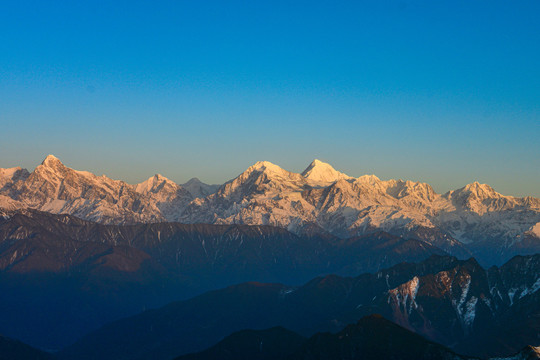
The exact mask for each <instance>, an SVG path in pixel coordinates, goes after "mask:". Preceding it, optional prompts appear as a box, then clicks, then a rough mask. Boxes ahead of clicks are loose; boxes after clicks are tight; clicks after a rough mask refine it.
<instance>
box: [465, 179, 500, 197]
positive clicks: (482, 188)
mask: <svg viewBox="0 0 540 360" xmlns="http://www.w3.org/2000/svg"><path fill="white" fill-rule="evenodd" d="M461 190H463V191H469V192H471V193H473V194H477V195H479V194H485V195H494V194H495V193H496V192H495V190H494V189H493V188H492V187H491V186H489V185H488V184H480V183H479V182H478V181H474V182H472V183H470V184H467V185H465V186H464V187H463V188H462V189H461Z"/></svg>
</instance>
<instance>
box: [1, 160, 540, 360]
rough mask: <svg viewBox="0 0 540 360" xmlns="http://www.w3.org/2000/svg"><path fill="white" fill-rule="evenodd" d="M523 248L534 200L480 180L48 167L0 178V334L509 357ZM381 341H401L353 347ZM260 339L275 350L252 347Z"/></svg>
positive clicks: (535, 230)
mask: <svg viewBox="0 0 540 360" xmlns="http://www.w3.org/2000/svg"><path fill="white" fill-rule="evenodd" d="M539 253H540V199H536V198H532V197H525V198H516V197H512V196H504V195H501V194H499V193H497V192H495V190H493V189H492V188H491V187H489V186H488V185H485V184H479V183H472V184H469V185H466V186H465V187H463V188H461V189H457V190H455V191H449V192H448V193H446V194H437V193H435V192H434V191H433V189H432V188H431V186H429V185H428V184H425V183H419V182H412V181H402V180H388V181H383V180H380V179H378V178H377V177H376V176H374V175H365V176H361V177H359V178H354V177H350V176H348V175H346V174H343V173H341V172H339V171H337V170H335V169H334V168H332V166H330V165H329V164H326V163H323V162H321V161H318V160H315V161H313V162H312V163H311V164H310V165H309V166H308V167H307V168H306V170H305V171H303V172H302V173H293V172H289V171H286V170H284V169H281V168H280V167H279V166H277V165H274V164H272V163H270V162H265V161H262V162H258V163H256V164H254V165H253V166H251V167H249V168H248V169H247V170H246V171H244V172H243V173H241V174H240V175H239V176H237V177H236V178H234V179H232V180H230V181H228V182H226V183H225V184H223V185H219V186H218V185H207V184H204V183H202V182H201V181H199V180H198V179H196V178H194V179H192V180H190V181H188V182H187V183H185V184H182V185H179V184H176V183H174V182H173V181H171V180H169V179H167V178H166V177H164V176H162V175H155V176H153V177H150V178H149V179H148V180H146V181H144V182H142V183H140V184H128V183H126V182H123V181H120V180H113V179H110V178H108V177H106V176H104V175H103V176H96V175H94V174H92V173H89V172H86V171H78V170H73V169H71V168H69V167H66V166H65V165H64V164H63V163H62V162H61V161H60V160H59V159H57V158H56V157H54V156H52V155H49V156H48V157H47V158H46V159H45V160H44V161H43V162H42V163H41V165H39V166H37V167H36V168H35V169H34V170H33V171H32V172H29V171H27V170H25V169H22V168H10V169H0V292H1V293H2V294H8V296H0V333H1V334H3V335H5V336H8V337H9V338H13V339H18V340H21V341H23V342H24V343H27V344H29V345H30V346H34V347H37V348H39V349H42V350H47V351H57V350H60V349H62V351H61V352H59V353H58V354H56V355H55V358H60V359H65V360H68V359H125V360H133V359H163V360H165V359H172V358H174V357H177V356H179V355H182V356H183V355H186V354H188V353H192V354H191V355H189V356H192V358H201V359H202V358H205V356H215V354H224V353H223V351H225V352H227V351H229V352H230V351H233V350H231V349H233V348H234V346H236V345H235V344H242V343H243V342H244V341H247V342H248V343H249V344H251V345H246V346H247V347H246V348H245V349H242V348H241V347H240V348H239V347H238V346H237V347H236V350H234V351H239V353H238V354H240V353H242V354H247V355H246V357H247V358H249V357H250V356H251V355H253V356H256V357H258V356H260V358H261V359H263V358H291V359H300V358H302V359H311V358H332V357H336V356H337V357H341V356H344V355H343V353H341V352H340V351H346V352H348V353H349V354H350V356H349V357H350V358H351V359H352V358H356V357H355V356H356V355H354V354H358V353H359V352H358V351H357V350H358V349H359V348H362V349H364V350H365V351H364V350H362V352H370V351H373V354H377V353H379V354H382V353H383V352H384V350H385V349H393V350H391V352H392V353H393V354H399V353H400V352H399V351H400V350H399V349H396V348H392V346H397V347H398V348H399V347H403V346H405V347H406V346H409V345H410V346H411V347H412V348H411V349H409V350H410V351H409V350H407V352H409V353H410V354H416V355H414V356H417V357H418V358H430V356H431V357H437V356H439V355H440V356H441V357H443V358H456V359H459V358H468V357H470V356H478V357H484V358H485V357H489V356H510V355H511V354H515V353H517V352H519V351H521V350H522V349H523V348H524V347H525V346H527V345H538V343H539V342H540V308H539V304H540V297H539V296H540V291H539V290H540V278H539V276H540V275H539V274H540V255H539ZM328 274H333V275H328ZM283 284H287V285H283ZM215 289H220V290H215ZM148 309H153V310H148ZM372 314H381V315H382V316H383V317H384V318H386V319H388V320H389V321H391V322H393V323H395V324H397V325H394V324H391V325H390V323H388V322H387V320H384V319H383V318H381V317H373V316H371V315H372ZM366 316H367V318H365V317H366ZM359 319H363V320H361V321H363V322H362V323H360V322H358V321H359ZM348 324H349V325H348ZM351 324H352V325H351ZM370 327H373V329H371V330H369V329H368V328H370ZM383 328H384V329H387V330H388V331H389V332H391V333H396V334H401V335H403V338H406V339H409V340H410V341H406V342H405V343H403V344H402V343H398V342H394V343H392V344H390V343H388V342H386V343H383V342H381V343H380V344H377V343H376V342H373V341H368V340H366V339H368V337H366V336H368V335H369V333H370V332H371V331H373V332H375V333H376V332H377V331H379V330H377V329H383ZM245 329H253V330H249V331H246V332H240V333H236V334H234V336H233V335H231V336H233V337H232V338H226V339H224V338H225V337H226V336H228V335H230V334H232V333H234V332H237V331H241V330H245ZM264 329H267V330H264ZM366 329H367V330H366ZM261 331H262V332H261ZM328 331H331V332H332V333H331V334H329V333H324V332H328ZM403 331H405V332H406V333H404V332H403ZM411 331H412V332H413V333H414V334H412V333H411V334H409V333H408V332H411ZM358 334H364V335H362V336H360V335H358ZM401 335H399V336H401ZM260 336H262V337H264V339H266V340H264V341H265V342H268V341H270V343H274V344H276V345H275V346H274V345H272V346H270V347H264V349H265V351H262V352H261V349H262V348H261V346H260V344H259V348H257V346H255V345H256V344H255V342H256V340H254V339H258V337H260ZM381 336H382V335H381ZM396 336H397V335H396ZM365 337H366V338H365ZM421 337H424V338H426V339H427V340H425V339H423V338H421ZM246 339H247V340H246ZM314 339H315V340H314ZM351 339H355V340H354V343H352V342H347V341H349V340H351ZM220 340H223V341H225V342H224V343H223V342H222V343H218V342H219V341H220ZM366 341H368V342H369V343H370V344H371V345H373V346H375V348H370V347H369V346H368V345H369V344H368V343H366ZM435 343H437V344H441V345H436V344H435ZM13 344H15V347H14V349H15V350H16V351H19V350H20V351H22V352H25V351H29V353H35V354H37V355H36V356H45V357H48V356H49V354H45V353H41V352H39V350H35V349H32V348H29V347H27V346H26V345H24V344H22V343H17V342H12V341H11V340H9V341H7V342H5V345H6V346H7V347H6V349H11V348H10V346H12V345H13ZM246 344H247V343H246ZM254 344H255V345H254ZM318 344H319V345H318ZM320 344H327V345H328V346H326V345H325V346H324V347H321V346H320ZM400 344H401V345H400ZM432 344H435V345H432ZM213 345H215V346H214V347H211V346H213ZM379 345H380V346H379ZM377 346H379V347H377ZM413 348H414V349H413ZM205 349H207V350H205ZM257 349H258V350H259V351H258V350H257ZM266 349H268V351H269V352H266ZM426 349H427V350H426ZM526 349H527V348H526ZM530 349H535V348H530ZM530 349H529V350H530ZM34 350H35V351H34ZM36 351H37V352H36ZM201 351H202V352H201ZM242 351H244V352H242ZM257 351H258V352H257ZM272 351H274V352H272ZM416 351H419V352H416ZM524 351H525V350H524ZM527 351H528V350H527ZM454 352H455V353H454ZM525 352H526V351H525ZM211 354H214V355H211ZM249 354H251V355H249ZM351 354H352V355H351ZM421 354H423V355H421ZM437 354H438V355H437ZM456 354H462V355H456ZM520 354H521V355H523V354H525V353H524V352H522V353H520ZM531 354H532V353H531ZM0 355H1V354H0ZM424 355H425V356H427V357H422V356H424ZM521 355H519V356H521ZM197 356H198V357H197ZM238 356H240V355H238ZM242 356H244V355H242ZM218 357H219V356H218Z"/></svg>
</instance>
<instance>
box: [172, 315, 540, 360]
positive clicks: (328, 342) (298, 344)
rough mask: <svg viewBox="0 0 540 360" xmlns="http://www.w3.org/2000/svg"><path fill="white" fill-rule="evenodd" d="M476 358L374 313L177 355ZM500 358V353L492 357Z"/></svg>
mask: <svg viewBox="0 0 540 360" xmlns="http://www.w3.org/2000/svg"><path fill="white" fill-rule="evenodd" d="M228 359H230V360H232V359H237V360H334V359H343V360H385V359H400V360H409V359H410V360H423V359H425V360H427V359H433V360H439V359H441V360H444V359H448V360H474V359H476V360H477V359H478V358H473V357H469V356H463V355H458V354H456V353H455V352H453V351H452V350H450V349H449V348H447V347H445V346H442V345H440V344H437V343H434V342H431V341H429V340H426V339H425V338H423V337H422V336H420V335H418V334H415V333H413V332H411V331H409V330H407V329H405V328H403V327H401V326H399V325H396V324H394V323H392V322H391V321H388V320H386V319H384V318H383V317H382V316H380V315H377V314H374V315H370V316H366V317H363V318H362V319H360V320H359V321H358V322H357V323H356V324H353V325H347V326H346V327H345V328H344V329H343V330H341V331H339V332H338V333H335V334H333V333H329V332H326V333H317V334H315V335H313V336H312V337H311V338H309V339H305V338H303V337H302V336H300V335H298V334H296V333H294V332H292V331H290V330H287V329H285V328H282V327H274V328H271V329H266V330H242V331H239V332H236V333H233V334H231V335H229V336H227V337H226V338H225V339H223V340H222V341H220V342H219V343H217V344H216V345H214V346H212V347H210V348H208V349H207V350H204V351H201V352H199V353H194V354H188V355H183V356H180V357H178V358H176V360H228ZM490 359H492V360H496V359H494V358H490ZM497 359H499V360H536V359H540V348H536V347H533V346H527V347H525V348H524V349H523V350H521V351H520V352H518V353H517V354H514V355H512V356H509V357H505V358H497Z"/></svg>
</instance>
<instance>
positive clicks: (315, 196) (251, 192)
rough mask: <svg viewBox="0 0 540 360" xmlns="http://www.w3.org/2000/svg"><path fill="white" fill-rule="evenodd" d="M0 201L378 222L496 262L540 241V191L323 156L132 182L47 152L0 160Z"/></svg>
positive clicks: (288, 222)
mask: <svg viewBox="0 0 540 360" xmlns="http://www.w3.org/2000/svg"><path fill="white" fill-rule="evenodd" d="M0 207H3V208H6V209H22V208H31V209H37V210H41V211H47V212H51V213H65V214H71V215H75V216H78V217H80V218H82V219H86V220H91V221H98V222H101V223H105V224H131V223H137V222H147V223H148V222H163V221H177V222H182V223H188V224H189V223H191V224H193V223H208V224H246V225H272V226H278V227H282V228H286V229H288V230H289V231H291V232H293V233H296V234H313V233H319V234H320V233H330V234H333V235H335V236H338V237H342V238H347V237H350V236H354V235H363V234H369V233H372V232H375V231H381V230H382V231H385V232H389V233H392V234H394V235H398V236H405V237H412V238H417V239H420V240H423V241H426V242H428V243H430V244H433V245H435V246H437V247H440V248H442V249H444V250H445V251H447V252H449V253H452V254H454V255H457V256H461V257H466V256H469V255H470V254H471V251H473V252H475V255H477V253H479V254H480V255H482V254H483V253H487V251H486V250H487V249H488V248H489V250H490V251H489V252H490V253H492V254H493V253H495V255H489V256H491V257H492V258H490V259H487V260H486V262H493V263H501V262H502V261H504V260H507V259H508V258H510V257H511V256H513V255H515V254H520V253H535V252H537V251H539V249H540V230H539V229H540V199H538V198H533V197H524V198H518V197H513V196H504V195H502V194H499V193H497V192H496V191H495V190H494V189H493V188H491V187H490V186H489V185H486V184H479V183H477V182H474V183H472V184H468V185H466V186H464V187H463V188H460V189H457V190H454V191H449V192H447V193H445V194H437V193H436V192H435V191H434V190H433V188H432V187H431V186H430V185H429V184H426V183H421V182H413V181H408V180H407V181H403V180H380V179H379V178H377V177H376V176H374V175H364V176H361V177H359V178H354V177H350V176H348V175H346V174H343V173H341V172H339V171H337V170H335V169H334V168H333V167H332V166H331V165H329V164H326V163H324V162H322V161H319V160H314V161H313V162H312V163H311V164H310V165H309V166H308V167H307V168H306V170H305V171H303V172H302V173H301V174H298V173H294V172H290V171H287V170H284V169H282V168H280V167H279V166H277V165H275V164H272V163H270V162H268V161H260V162H257V163H256V164H254V165H253V166H250V167H249V168H248V169H247V170H246V171H244V172H243V173H242V174H240V175H239V176H238V177H236V178H234V179H232V180H230V181H228V182H226V183H225V184H223V185H221V186H217V185H207V184H204V183H202V182H200V181H199V180H197V179H192V180H190V181H189V182H188V183H186V184H183V185H178V184H176V183H174V182H173V181H171V180H169V179H167V178H166V177H164V176H162V175H155V176H153V177H150V178H149V179H148V180H146V181H144V182H142V183H140V184H136V185H131V184H127V183H125V182H123V181H120V180H112V179H110V178H107V177H106V176H96V175H94V174H92V173H89V172H85V171H77V170H73V169H70V168H68V167H66V166H65V165H64V164H62V162H61V161H60V160H59V159H57V158H56V157H54V156H52V155H49V156H47V158H46V159H45V160H44V161H43V162H42V164H41V165H39V166H37V167H36V169H35V170H34V171H33V172H31V173H30V172H28V171H26V170H24V169H21V168H12V169H0ZM464 244H466V245H467V246H464ZM494 249H495V250H496V251H495V252H493V250H494ZM486 256H487V255H486ZM480 257H481V256H480Z"/></svg>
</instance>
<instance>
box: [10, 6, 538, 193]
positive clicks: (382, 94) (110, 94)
mask: <svg viewBox="0 0 540 360" xmlns="http://www.w3.org/2000/svg"><path fill="white" fill-rule="evenodd" d="M539 19H540V1H538V0H534V1H507V0H505V1H494V0H490V1H471V0H467V1H459V0H458V1H456V0H453V1H431V0H430V1H381V0H373V1H362V0H357V1H335V0H334V1H316V0H311V1H290V0H288V1H133V0H131V1H113V0H108V1H45V0H40V1H24V0H18V1H10V2H4V3H3V4H2V9H1V11H0V167H11V166H19V165H20V166H23V167H27V168H29V169H33V167H35V166H36V165H37V164H38V163H40V162H41V161H42V159H43V158H44V157H45V156H46V155H47V154H49V153H52V154H54V155H56V156H57V157H59V158H60V159H61V160H62V161H64V163H65V164H66V165H68V166H70V167H73V168H76V169H81V170H89V171H92V172H95V173H97V174H98V175H100V174H106V175H108V176H110V177H113V178H117V179H123V180H126V181H128V182H131V183H135V182H139V181H142V180H143V179H145V178H147V177H149V176H151V175H153V174H154V173H161V174H163V175H165V176H167V177H169V178H171V179H172V180H175V181H177V182H180V183H181V182H185V181H187V180H188V179H189V178H191V177H193V176H197V177H199V178H200V179H201V180H203V181H205V182H209V183H221V182H224V181H226V180H228V179H230V178H232V177H234V176H236V175H238V174H239V173H240V172H242V171H243V170H244V169H245V168H247V167H248V166H250V165H251V164H252V163H254V162H256V161H258V160H268V161H271V162H274V163H276V164H278V165H280V166H282V167H283V168H285V169H287V170H291V171H297V172H300V171H302V170H303V169H304V168H305V167H306V166H307V165H308V164H309V162H311V160H312V159H314V158H318V159H321V160H323V161H327V162H329V163H331V164H332V165H334V167H335V168H337V169H338V170H341V171H344V172H346V173H347V174H349V175H351V176H360V175H363V174H376V175H377V176H379V177H380V178H382V179H389V178H403V179H410V180H420V181H425V182H429V183H430V184H432V185H433V186H434V188H435V190H437V191H438V192H445V191H447V190H450V189H455V188H459V187H461V186H463V185H465V184H467V183H470V182H472V181H474V180H477V181H480V182H482V183H488V184H490V185H492V186H493V187H494V188H495V189H496V190H497V191H499V192H502V193H504V194H509V195H520V196H521V195H533V196H537V197H540V21H539Z"/></svg>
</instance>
